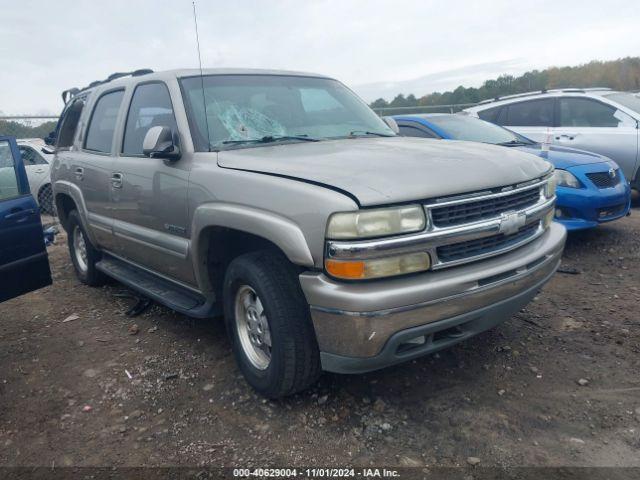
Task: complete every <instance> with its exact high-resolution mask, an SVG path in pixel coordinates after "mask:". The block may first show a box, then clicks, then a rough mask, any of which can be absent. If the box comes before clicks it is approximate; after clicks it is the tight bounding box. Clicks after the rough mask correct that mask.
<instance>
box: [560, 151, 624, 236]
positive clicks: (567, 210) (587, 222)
mask: <svg viewBox="0 0 640 480" xmlns="http://www.w3.org/2000/svg"><path fill="white" fill-rule="evenodd" d="M609 168H611V165H610V164H608V163H596V164H589V165H582V166H579V167H572V168H569V169H567V170H568V171H570V172H571V173H572V174H573V175H574V176H576V177H577V178H578V180H580V182H581V183H582V184H583V187H582V188H570V187H561V186H558V188H557V190H556V195H557V201H556V219H555V220H556V221H557V222H559V223H561V224H563V225H564V226H565V228H566V229H567V230H570V231H571V230H581V229H585V228H593V227H596V226H598V225H599V224H600V223H604V222H610V221H612V220H617V219H618V218H621V217H624V216H626V215H627V214H628V213H629V210H630V209H631V187H629V184H628V183H627V181H626V179H625V178H624V175H622V172H619V175H620V181H619V183H618V184H617V185H615V186H613V187H608V188H597V187H596V186H595V185H594V184H593V183H592V182H591V180H589V178H588V177H587V176H586V174H587V173H591V172H606V171H607V170H608V169H609Z"/></svg>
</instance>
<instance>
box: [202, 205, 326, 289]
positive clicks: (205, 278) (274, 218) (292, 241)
mask: <svg viewBox="0 0 640 480" xmlns="http://www.w3.org/2000/svg"><path fill="white" fill-rule="evenodd" d="M210 227H224V228H230V229H234V230H239V231H242V232H246V233H250V234H252V235H256V236H259V237H262V238H265V239H267V240H269V241H270V242H272V243H273V244H275V245H276V246H278V247H279V248H280V249H281V250H282V251H283V252H284V254H285V255H286V256H287V258H288V259H289V260H291V262H293V263H295V264H296V265H300V266H306V267H313V266H314V262H313V256H312V255H311V251H310V250H309V246H308V245H307V240H306V239H305V237H304V234H303V233H302V230H301V229H300V227H298V225H296V224H295V223H293V222H292V221H291V220H289V219H287V218H285V217H282V216H280V215H277V214H275V213H273V212H269V211H266V210H260V209H256V208H253V207H247V206H243V205H238V204H230V203H208V204H203V205H200V206H199V207H198V208H196V210H195V212H194V214H193V221H192V230H191V239H192V241H191V252H192V254H193V263H194V270H195V275H196V280H197V282H198V285H200V287H201V288H202V289H203V290H204V291H209V290H210V289H211V282H210V280H209V275H208V272H207V264H206V254H207V248H208V242H209V232H207V229H208V228H210Z"/></svg>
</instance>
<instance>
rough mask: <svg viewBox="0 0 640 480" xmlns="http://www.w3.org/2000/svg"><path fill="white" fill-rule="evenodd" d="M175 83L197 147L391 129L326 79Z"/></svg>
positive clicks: (227, 78)
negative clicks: (180, 94) (179, 86)
mask: <svg viewBox="0 0 640 480" xmlns="http://www.w3.org/2000/svg"><path fill="white" fill-rule="evenodd" d="M180 83H181V86H182V90H183V95H184V98H185V103H186V107H187V114H188V115H189V121H190V125H191V130H192V134H193V137H194V139H193V140H194V144H195V145H196V148H197V150H198V151H207V150H209V149H210V148H212V149H221V148H243V147H247V146H256V145H259V144H261V143H265V144H266V143H269V144H273V142H274V141H287V142H295V141H304V140H306V139H310V140H323V139H333V138H347V137H353V136H374V135H377V136H380V135H382V136H393V135H394V132H393V131H392V130H391V129H390V128H389V127H388V126H387V125H386V123H384V122H383V121H382V120H381V119H380V118H379V117H378V116H377V115H376V114H375V113H374V112H373V111H372V110H371V109H370V108H369V107H368V106H367V105H366V104H365V103H364V102H363V101H362V100H360V99H359V98H358V97H357V96H356V95H355V94H354V93H353V92H351V91H350V90H349V89H348V88H346V87H345V86H344V85H342V84H341V83H340V82H337V81H335V80H331V79H326V78H315V77H302V76H293V75H205V76H204V77H202V78H201V77H199V76H197V77H187V78H183V79H181V80H180ZM203 92H204V96H203ZM205 112H206V114H205ZM265 139H268V141H264V142H261V140H265Z"/></svg>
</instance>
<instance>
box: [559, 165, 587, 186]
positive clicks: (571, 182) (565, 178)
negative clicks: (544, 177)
mask: <svg viewBox="0 0 640 480" xmlns="http://www.w3.org/2000/svg"><path fill="white" fill-rule="evenodd" d="M553 177H554V178H555V180H556V183H557V184H558V185H560V186H561V187H570V188H580V187H581V185H580V181H579V180H578V179H577V178H576V177H575V176H574V175H573V174H572V173H570V172H567V171H566V170H561V169H558V168H556V169H555V170H554V172H553Z"/></svg>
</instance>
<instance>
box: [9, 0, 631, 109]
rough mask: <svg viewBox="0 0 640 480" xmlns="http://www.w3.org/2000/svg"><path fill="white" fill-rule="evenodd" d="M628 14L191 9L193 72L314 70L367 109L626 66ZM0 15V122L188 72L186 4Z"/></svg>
mask: <svg viewBox="0 0 640 480" xmlns="http://www.w3.org/2000/svg"><path fill="white" fill-rule="evenodd" d="M635 3H636V2H629V1H628V0H610V1H608V2H606V3H603V2H600V1H597V2H596V1H593V0H589V1H577V0H565V1H562V2H557V1H551V0H541V1H526V0H523V1H520V2H513V1H510V0H509V1H508V0H495V1H490V0H487V1H485V2H478V1H473V0H468V1H456V0H450V1H448V2H445V1H426V0H411V1H410V0H406V1H403V2H388V1H378V0H369V1H364V0H342V1H337V0H316V1H307V2H304V1H300V0H281V1H276V0H270V1H259V0H244V1H242V2H228V1H222V0H216V1H215V2H214V1H204V0H200V1H199V2H198V12H199V27H200V40H201V47H202V54H203V64H204V66H208V67H216V66H220V67H232V66H234V67H258V68H284V69H292V70H307V71H314V72H321V73H326V74H328V75H332V76H335V77H337V78H339V79H341V80H343V81H344V82H345V83H347V84H348V85H350V86H355V87H356V90H360V91H362V92H363V93H364V92H365V91H367V93H366V96H367V97H369V98H371V97H375V96H379V95H381V94H384V95H387V96H389V95H390V94H387V93H386V92H387V90H384V88H381V89H380V93H379V94H376V91H375V85H384V84H388V83H392V87H396V86H397V87H398V88H402V87H406V88H409V87H412V88H416V91H414V92H413V93H415V94H417V95H422V94H425V93H428V92H429V91H432V90H435V89H444V88H455V87H456V86H457V85H459V84H463V85H478V84H479V83H480V82H482V80H484V79H486V78H491V77H495V76H497V75H500V74H502V73H515V74H517V73H522V72H524V71H526V70H528V69H531V68H544V67H546V66H550V65H575V64H578V63H583V62H586V61H589V60H591V59H614V58H619V57H623V56H628V55H637V54H638V52H640V36H638V35H637V25H638V24H639V20H640V13H639V12H640V10H639V9H638V8H637V5H636V4H635ZM2 12H3V20H2V27H1V29H0V58H2V59H3V62H4V68H3V74H2V76H0V110H2V111H4V112H6V113H38V112H42V111H49V112H58V111H59V109H60V108H61V107H62V103H61V100H60V92H61V91H62V90H64V89H66V88H69V87H71V86H82V85H86V84H87V83H89V82H90V81H92V80H96V79H100V78H105V77H106V76H108V75H109V74H110V73H113V72H115V71H123V70H133V69H136V68H144V67H149V68H153V69H156V70H158V69H167V68H177V67H195V66H197V56H196V50H195V37H194V29H193V18H192V7H191V1H190V0H173V1H154V0H138V1H125V0H111V1H109V2H102V1H101V2H98V1H96V2H90V1H84V2H77V1H71V0H59V1H56V2H50V1H44V0H41V1H36V0H33V1H21V2H14V3H13V5H5V6H3V10H2ZM414 79H418V82H417V83H416V82H408V83H405V82H406V81H407V80H414ZM420 79H422V80H420ZM371 84H374V88H373V89H372V85H371ZM361 85H362V86H364V87H363V88H362V89H359V88H358V86H361ZM417 89H422V90H421V91H418V90H417ZM399 91H400V90H398V91H397V92H396V91H394V92H393V93H398V92H399ZM404 93H411V92H409V91H404Z"/></svg>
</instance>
